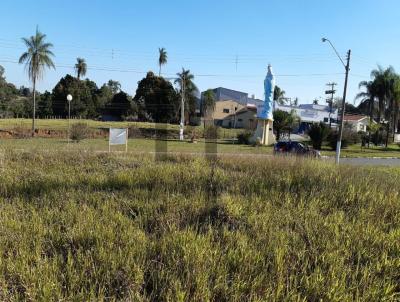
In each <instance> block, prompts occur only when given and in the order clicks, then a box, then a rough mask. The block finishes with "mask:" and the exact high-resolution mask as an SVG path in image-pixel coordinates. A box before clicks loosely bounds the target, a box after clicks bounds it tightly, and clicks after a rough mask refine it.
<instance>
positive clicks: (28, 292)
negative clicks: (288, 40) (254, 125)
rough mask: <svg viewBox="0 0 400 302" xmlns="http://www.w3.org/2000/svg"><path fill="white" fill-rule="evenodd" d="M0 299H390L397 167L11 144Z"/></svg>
mask: <svg viewBox="0 0 400 302" xmlns="http://www.w3.org/2000/svg"><path fill="white" fill-rule="evenodd" d="M3 165H4V169H3V170H2V173H1V174H0V300H2V301H10V300H39V301H60V300H67V301H93V300H111V301H112V300H125V301H354V300H355V301H396V299H397V300H398V299H400V295H399V293H400V285H399V284H400V240H399V238H400V195H399V186H400V171H399V170H398V169H397V170H396V169H376V168H375V169H363V168H354V167H340V168H339V169H338V168H337V167H335V166H333V165H329V164H326V163H321V162H317V161H297V160H288V159H287V158H283V159H282V158H278V159H276V158H271V159H269V160H266V159H262V161H255V160H248V159H246V160H244V159H241V160H237V159H235V158H224V159H222V160H220V161H219V162H217V163H216V164H215V165H214V167H215V169H212V168H211V167H212V166H213V165H211V164H210V163H209V162H207V161H206V160H204V159H199V158H194V159H193V158H187V157H167V158H165V159H164V160H163V161H158V162H155V161H154V160H153V159H152V158H148V157H140V158H139V157H138V156H137V155H135V156H133V155H131V156H129V155H124V156H122V155H108V154H98V155H90V154H86V153H78V152H75V153H74V152H69V153H58V154H55V153H54V154H52V153H41V152H38V153H35V154H34V153H16V152H11V151H7V152H6V153H5V154H4V156H3Z"/></svg>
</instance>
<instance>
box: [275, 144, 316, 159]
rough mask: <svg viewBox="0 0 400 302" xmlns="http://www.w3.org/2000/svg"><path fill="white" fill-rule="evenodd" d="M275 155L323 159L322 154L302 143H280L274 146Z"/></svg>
mask: <svg viewBox="0 0 400 302" xmlns="http://www.w3.org/2000/svg"><path fill="white" fill-rule="evenodd" d="M274 154H286V155H299V156H309V157H321V153H320V152H319V151H317V150H314V149H312V148H310V147H308V146H307V145H305V144H303V143H301V142H295V141H288V142H278V143H276V144H275V145H274Z"/></svg>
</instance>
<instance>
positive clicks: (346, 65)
mask: <svg viewBox="0 0 400 302" xmlns="http://www.w3.org/2000/svg"><path fill="white" fill-rule="evenodd" d="M322 42H328V43H329V44H330V45H331V47H332V48H333V50H334V51H335V53H336V55H337V56H338V58H339V60H340V62H342V64H343V67H344V69H345V71H346V76H345V80H344V89H343V101H342V112H341V119H340V124H339V135H338V140H337V144H336V164H339V161H340V149H341V147H342V137H343V125H344V111H345V108H346V94H347V81H348V78H349V70H350V55H351V50H350V49H349V51H348V52H347V64H345V63H344V61H343V60H342V58H341V56H340V55H339V53H338V51H337V50H336V48H335V46H333V44H332V42H331V41H330V40H329V39H327V38H322Z"/></svg>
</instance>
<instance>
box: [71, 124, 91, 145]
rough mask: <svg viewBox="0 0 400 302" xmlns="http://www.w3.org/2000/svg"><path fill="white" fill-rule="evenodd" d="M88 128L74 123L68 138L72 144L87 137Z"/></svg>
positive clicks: (85, 125)
mask: <svg viewBox="0 0 400 302" xmlns="http://www.w3.org/2000/svg"><path fill="white" fill-rule="evenodd" d="M89 132H90V131H89V127H88V125H87V124H85V123H75V124H73V125H72V126H71V130H70V133H69V138H70V139H71V140H73V141H74V142H77V143H78V142H80V141H81V140H83V139H85V138H87V137H88V135H89Z"/></svg>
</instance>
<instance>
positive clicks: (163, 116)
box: [134, 72, 180, 122]
mask: <svg viewBox="0 0 400 302" xmlns="http://www.w3.org/2000/svg"><path fill="white" fill-rule="evenodd" d="M134 101H135V103H136V105H137V107H138V115H139V119H140V120H147V119H150V120H152V121H154V122H175V121H177V114H176V113H177V110H178V108H179V103H180V102H179V95H178V94H177V93H176V91H175V89H174V87H173V86H172V84H171V83H170V82H168V81H166V80H165V79H164V78H162V77H157V76H155V75H154V73H153V72H148V73H147V75H146V77H145V78H143V79H142V80H141V81H140V82H139V83H138V87H137V90H136V95H135V97H134Z"/></svg>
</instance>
